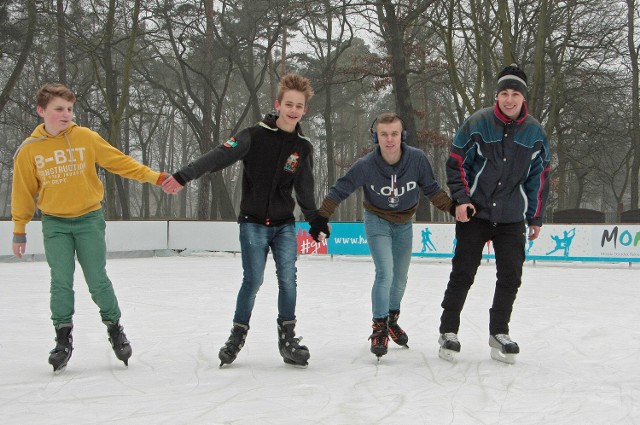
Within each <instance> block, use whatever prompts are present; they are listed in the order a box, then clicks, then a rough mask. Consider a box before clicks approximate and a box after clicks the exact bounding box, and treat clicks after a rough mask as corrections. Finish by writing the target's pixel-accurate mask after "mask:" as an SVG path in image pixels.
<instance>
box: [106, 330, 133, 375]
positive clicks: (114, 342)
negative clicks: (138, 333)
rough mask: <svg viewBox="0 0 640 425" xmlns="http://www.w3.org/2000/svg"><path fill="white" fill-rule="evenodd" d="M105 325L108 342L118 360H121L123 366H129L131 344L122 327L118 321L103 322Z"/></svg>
mask: <svg viewBox="0 0 640 425" xmlns="http://www.w3.org/2000/svg"><path fill="white" fill-rule="evenodd" d="M103 323H104V324H105V325H107V333H108V334H109V342H110V343H111V348H113V352H114V353H116V357H117V358H118V360H120V361H122V362H123V363H124V365H125V366H129V357H131V352H132V351H131V344H130V343H129V340H128V339H127V336H126V335H125V334H124V328H123V327H122V325H121V324H120V321H117V322H116V323H113V322H109V321H106V322H103Z"/></svg>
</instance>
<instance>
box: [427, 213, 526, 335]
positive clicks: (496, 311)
mask: <svg viewBox="0 0 640 425" xmlns="http://www.w3.org/2000/svg"><path fill="white" fill-rule="evenodd" d="M456 239H457V243H456V249H455V255H454V257H453V260H452V264H453V267H452V270H451V275H450V276H449V284H448V285H447V290H446V291H445V293H444V300H443V301H442V304H441V305H442V308H443V312H442V316H441V318H440V333H446V332H453V333H458V329H459V327H460V312H461V311H462V307H464V302H465V300H466V299H467V293H468V292H469V289H470V288H471V285H473V281H474V278H475V276H476V272H477V271H478V266H479V265H480V261H481V260H482V251H483V249H484V247H485V244H486V243H487V242H488V241H491V243H492V246H493V251H494V253H495V256H496V269H497V274H496V277H497V281H496V289H495V292H494V294H493V305H492V307H491V309H490V310H489V333H490V334H491V335H495V334H499V333H505V334H508V333H509V321H510V320H511V311H512V309H513V303H514V301H515V299H516V294H517V293H518V288H520V284H521V277H522V264H523V263H524V260H525V240H526V229H525V224H524V221H522V222H518V223H506V224H500V223H497V224H495V223H491V222H489V221H486V220H479V219H475V218H472V219H471V221H469V222H467V223H462V222H459V221H458V222H456Z"/></svg>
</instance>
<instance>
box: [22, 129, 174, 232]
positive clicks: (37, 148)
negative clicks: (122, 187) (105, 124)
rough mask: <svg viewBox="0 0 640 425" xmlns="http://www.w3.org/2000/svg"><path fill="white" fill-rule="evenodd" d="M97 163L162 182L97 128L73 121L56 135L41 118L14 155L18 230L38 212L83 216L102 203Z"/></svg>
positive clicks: (137, 177)
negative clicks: (102, 135) (35, 201)
mask: <svg viewBox="0 0 640 425" xmlns="http://www.w3.org/2000/svg"><path fill="white" fill-rule="evenodd" d="M96 164H97V165H99V166H100V167H102V168H104V169H105V170H108V171H110V172H112V173H115V174H118V175H120V176H122V177H127V178H130V179H134V180H138V181H139V182H143V183H152V184H160V183H161V175H160V173H158V172H156V171H153V170H152V169H150V168H149V167H147V166H145V165H142V164H141V163H139V162H138V161H136V160H135V159H133V158H131V157H130V156H128V155H125V154H124V153H122V152H120V151H119V150H118V149H116V148H114V147H113V146H111V145H110V144H109V143H108V142H107V141H106V140H104V139H103V138H102V137H100V135H99V134H98V133H96V132H95V131H93V130H91V129H88V128H86V127H81V126H79V125H77V124H75V123H71V124H70V125H69V128H67V129H66V130H65V131H63V132H62V133H60V134H58V135H57V136H52V135H50V134H49V133H47V132H46V131H45V129H44V124H40V125H39V126H38V127H36V129H35V130H34V131H33V133H32V134H31V137H29V138H28V139H26V140H25V141H24V142H22V144H21V145H20V146H19V147H18V150H17V152H16V154H15V156H14V167H13V188H12V192H11V216H12V218H13V223H14V227H13V229H14V233H16V234H23V233H25V226H26V225H27V223H28V222H29V221H31V219H32V218H33V214H34V212H35V203H34V198H35V197H36V195H37V205H38V208H39V209H40V211H42V212H43V213H44V214H48V215H53V216H56V217H79V216H81V215H84V214H87V213H89V212H91V211H96V210H99V209H100V208H101V205H100V204H101V202H102V199H103V197H104V188H103V186H102V182H101V181H100V179H99V178H98V173H97V171H96V167H95V166H96Z"/></svg>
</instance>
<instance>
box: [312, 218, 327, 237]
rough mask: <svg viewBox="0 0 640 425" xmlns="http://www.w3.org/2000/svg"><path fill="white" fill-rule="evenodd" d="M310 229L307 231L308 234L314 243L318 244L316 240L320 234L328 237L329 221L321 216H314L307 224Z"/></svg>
mask: <svg viewBox="0 0 640 425" xmlns="http://www.w3.org/2000/svg"><path fill="white" fill-rule="evenodd" d="M309 224H310V225H311V228H310V229H309V234H310V235H311V237H312V238H313V240H314V241H316V242H320V240H319V239H318V238H319V237H320V233H324V237H325V238H328V237H329V219H328V218H326V217H323V216H321V215H320V214H318V215H316V216H315V218H314V219H313V220H311V221H310V222H309Z"/></svg>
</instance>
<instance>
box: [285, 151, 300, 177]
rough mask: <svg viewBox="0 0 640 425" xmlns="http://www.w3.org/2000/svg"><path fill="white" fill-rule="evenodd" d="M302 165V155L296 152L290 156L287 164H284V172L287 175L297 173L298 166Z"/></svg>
mask: <svg viewBox="0 0 640 425" xmlns="http://www.w3.org/2000/svg"><path fill="white" fill-rule="evenodd" d="M299 164H300V154H298V152H294V153H292V154H291V155H289V158H287V163H286V164H284V171H286V172H287V173H295V172H296V170H297V169H298V165H299Z"/></svg>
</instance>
